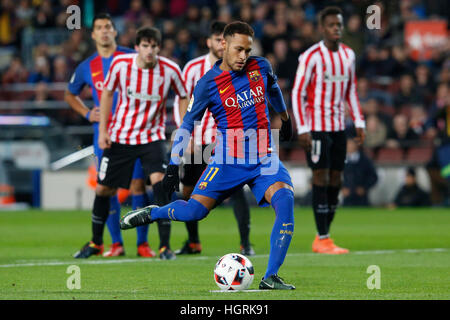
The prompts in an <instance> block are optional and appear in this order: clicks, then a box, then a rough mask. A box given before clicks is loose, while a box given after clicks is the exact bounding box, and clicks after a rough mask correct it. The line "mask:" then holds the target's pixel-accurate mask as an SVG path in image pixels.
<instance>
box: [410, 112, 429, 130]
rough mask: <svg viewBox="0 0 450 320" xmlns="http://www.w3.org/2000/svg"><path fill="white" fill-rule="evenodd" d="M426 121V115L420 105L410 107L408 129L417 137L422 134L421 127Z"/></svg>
mask: <svg viewBox="0 0 450 320" xmlns="http://www.w3.org/2000/svg"><path fill="white" fill-rule="evenodd" d="M426 121H427V113H426V112H425V109H424V108H423V107H422V106H421V105H413V106H412V107H411V115H410V118H409V127H410V128H411V130H413V131H414V132H415V133H416V134H417V135H419V136H421V135H422V134H423V126H424V124H425V122H426Z"/></svg>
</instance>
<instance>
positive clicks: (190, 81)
mask: <svg viewBox="0 0 450 320" xmlns="http://www.w3.org/2000/svg"><path fill="white" fill-rule="evenodd" d="M193 70H195V69H194V68H192V63H189V62H188V63H187V64H186V65H185V66H184V69H183V81H184V84H185V87H186V94H187V97H188V98H190V97H191V96H192V91H193V89H194V83H195V75H196V73H195V72H193ZM173 117H174V121H175V124H176V125H177V127H180V126H181V120H182V119H181V117H180V96H178V95H177V96H176V97H175V101H174V103H173Z"/></svg>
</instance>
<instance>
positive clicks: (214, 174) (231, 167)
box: [192, 154, 294, 207]
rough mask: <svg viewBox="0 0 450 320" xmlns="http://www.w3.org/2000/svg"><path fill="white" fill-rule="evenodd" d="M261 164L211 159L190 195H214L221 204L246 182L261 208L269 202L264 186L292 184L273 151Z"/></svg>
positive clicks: (266, 187) (211, 196) (212, 196)
mask: <svg viewBox="0 0 450 320" xmlns="http://www.w3.org/2000/svg"><path fill="white" fill-rule="evenodd" d="M262 162H263V163H260V164H252V165H247V164H217V163H215V161H214V159H212V161H211V163H210V164H209V165H208V166H207V167H206V170H205V171H204V172H203V174H202V175H201V177H200V179H199V180H198V182H197V184H196V185H195V188H194V191H193V192H192V194H198V195H202V196H206V197H210V198H213V199H215V200H216V201H217V204H220V203H221V202H222V201H223V200H225V199H226V198H228V197H229V196H230V195H231V194H233V193H234V192H235V191H236V190H237V189H238V188H241V187H243V186H244V185H245V184H247V185H248V186H249V187H250V189H251V190H252V192H253V194H254V195H255V198H256V201H257V203H258V205H259V206H260V207H266V206H268V205H269V204H268V203H267V201H266V199H265V198H264V194H265V192H266V191H267V189H268V188H269V187H270V186H271V185H272V184H274V183H275V182H278V181H279V182H284V183H287V184H288V185H290V186H292V187H294V186H293V185H292V181H291V177H290V175H289V172H288V171H287V170H286V168H285V167H284V165H283V163H282V162H281V161H280V159H279V158H278V155H275V154H272V155H271V156H268V157H266V158H265V160H264V161H262Z"/></svg>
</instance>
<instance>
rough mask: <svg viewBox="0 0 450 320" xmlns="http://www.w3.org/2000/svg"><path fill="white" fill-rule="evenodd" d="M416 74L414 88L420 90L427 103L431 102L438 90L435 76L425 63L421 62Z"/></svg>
mask: <svg viewBox="0 0 450 320" xmlns="http://www.w3.org/2000/svg"><path fill="white" fill-rule="evenodd" d="M414 75H415V80H416V86H415V89H414V90H417V91H418V92H419V94H420V95H421V96H422V97H423V98H424V101H425V103H426V104H428V103H430V102H431V99H432V98H433V94H434V92H435V90H436V87H435V83H434V80H433V77H432V76H431V74H430V69H429V68H428V67H427V66H426V65H425V64H419V65H418V66H417V67H416V70H415V73H414Z"/></svg>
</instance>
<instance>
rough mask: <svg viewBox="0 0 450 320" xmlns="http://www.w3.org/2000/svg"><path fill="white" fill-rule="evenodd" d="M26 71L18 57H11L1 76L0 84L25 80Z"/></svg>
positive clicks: (26, 76) (26, 77)
mask: <svg viewBox="0 0 450 320" xmlns="http://www.w3.org/2000/svg"><path fill="white" fill-rule="evenodd" d="M27 79H28V71H27V69H26V68H25V66H24V65H23V64H22V60H21V59H20V58H19V57H13V58H12V60H11V63H10V64H9V67H8V69H6V71H5V73H4V74H3V76H2V84H11V83H20V82H27Z"/></svg>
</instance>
